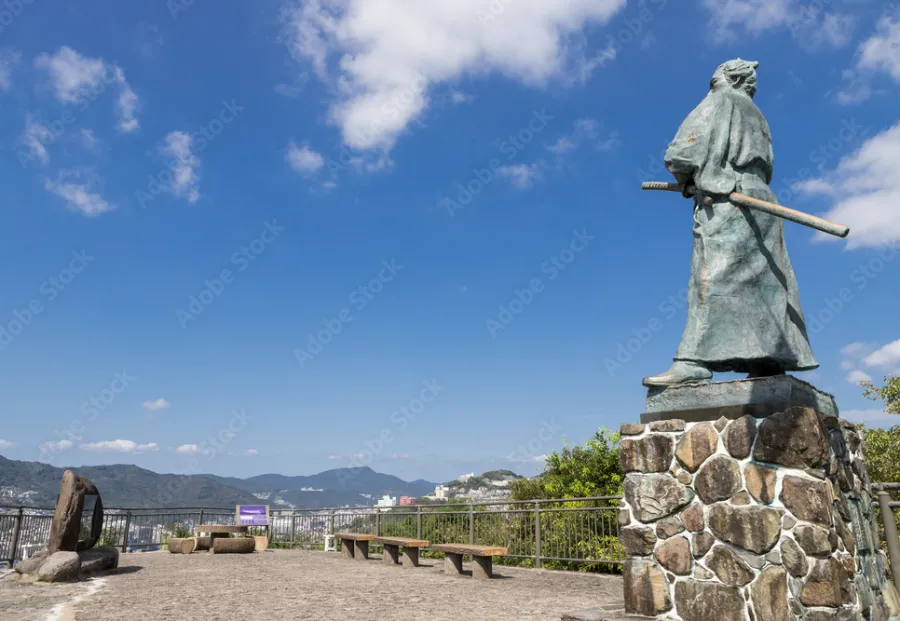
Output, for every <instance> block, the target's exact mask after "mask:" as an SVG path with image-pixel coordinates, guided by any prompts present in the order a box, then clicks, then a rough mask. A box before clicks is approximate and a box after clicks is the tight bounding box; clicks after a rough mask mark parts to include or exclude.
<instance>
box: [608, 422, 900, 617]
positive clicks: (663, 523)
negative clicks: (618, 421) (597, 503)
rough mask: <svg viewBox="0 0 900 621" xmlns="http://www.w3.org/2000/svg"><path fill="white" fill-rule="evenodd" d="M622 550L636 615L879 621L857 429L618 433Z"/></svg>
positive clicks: (884, 603)
mask: <svg viewBox="0 0 900 621" xmlns="http://www.w3.org/2000/svg"><path fill="white" fill-rule="evenodd" d="M619 453H620V458H621V462H622V469H623V471H624V472H625V473H626V476H625V483H624V488H625V490H624V491H625V506H624V507H623V508H622V509H620V515H619V524H620V538H621V541H622V544H623V545H624V547H625V550H626V552H627V554H628V560H627V561H626V562H625V567H624V577H625V605H626V610H627V611H628V612H629V613H631V614H643V615H647V616H656V617H657V618H660V619H680V620H683V621H793V620H797V621H825V620H828V619H835V620H840V621H850V620H862V619H865V620H866V621H882V620H887V619H889V618H890V617H891V616H892V615H897V614H900V602H898V598H897V593H896V591H895V590H894V587H893V584H892V583H891V581H890V578H889V577H888V576H887V574H886V567H887V565H886V559H885V555H884V553H883V552H881V550H880V544H879V540H878V526H877V523H876V514H875V511H874V508H873V499H872V494H871V491H870V487H869V476H868V473H867V472H866V465H865V462H864V461H863V457H862V440H861V438H860V436H859V434H858V433H857V431H856V428H855V427H854V426H853V425H852V424H850V423H848V422H847V421H844V420H842V419H839V418H836V417H834V416H828V417H826V416H823V415H821V414H820V413H818V412H816V411H815V410H813V409H810V408H805V407H794V408H791V409H789V410H787V411H785V412H782V413H778V414H775V415H772V416H770V417H768V418H763V419H755V418H753V417H750V416H745V417H743V418H739V419H737V420H733V421H729V420H727V419H725V418H722V419H719V420H718V421H715V422H702V423H691V424H685V422H684V421H683V420H665V421H659V422H654V423H650V424H649V425H623V426H622V441H621V445H620V449H619Z"/></svg>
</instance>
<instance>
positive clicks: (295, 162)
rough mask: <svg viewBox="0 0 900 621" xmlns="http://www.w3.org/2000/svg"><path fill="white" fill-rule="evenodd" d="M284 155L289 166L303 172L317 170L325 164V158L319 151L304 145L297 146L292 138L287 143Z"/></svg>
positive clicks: (307, 172)
mask: <svg viewBox="0 0 900 621" xmlns="http://www.w3.org/2000/svg"><path fill="white" fill-rule="evenodd" d="M284 157H285V159H286V160H287V163H288V164H290V166H291V168H293V169H294V170H296V171H297V172H299V173H303V174H311V173H315V172H318V171H320V170H322V168H323V167H324V166H325V158H324V157H322V154H321V153H317V152H315V151H313V150H312V149H310V148H309V147H308V146H306V145H303V146H302V147H298V146H297V145H296V144H294V141H293V140H292V141H291V142H290V144H288V148H287V151H286V152H285V155H284Z"/></svg>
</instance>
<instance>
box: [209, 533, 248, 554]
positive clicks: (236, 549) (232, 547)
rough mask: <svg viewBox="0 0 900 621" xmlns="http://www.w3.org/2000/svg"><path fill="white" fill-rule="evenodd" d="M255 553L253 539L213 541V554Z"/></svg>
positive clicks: (236, 538)
mask: <svg viewBox="0 0 900 621" xmlns="http://www.w3.org/2000/svg"><path fill="white" fill-rule="evenodd" d="M255 551H256V540H255V539H254V538H253V537H229V538H225V537H217V538H215V539H213V544H212V553H213V554H249V553H250V552H255Z"/></svg>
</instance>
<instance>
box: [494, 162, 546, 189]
mask: <svg viewBox="0 0 900 621" xmlns="http://www.w3.org/2000/svg"><path fill="white" fill-rule="evenodd" d="M497 175H498V176H500V177H506V178H507V179H509V181H510V183H512V185H513V187H514V188H518V189H519V190H526V189H528V188H530V187H531V186H532V185H534V181H535V179H540V178H541V170H540V167H539V165H538V164H511V165H509V166H501V167H500V168H498V169H497Z"/></svg>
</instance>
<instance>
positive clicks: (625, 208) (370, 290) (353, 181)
mask: <svg viewBox="0 0 900 621" xmlns="http://www.w3.org/2000/svg"><path fill="white" fill-rule="evenodd" d="M11 5H14V6H13V7H12V8H14V9H15V11H10V12H9V14H8V15H7V14H6V13H0V24H3V26H2V31H0V54H2V56H0V58H2V63H0V67H2V71H0V89H2V90H0V105H2V109H3V114H2V117H0V132H2V135H3V136H4V137H5V139H4V140H3V142H2V143H0V144H2V149H0V160H2V162H3V166H4V169H5V174H4V175H3V177H4V195H5V199H6V200H5V201H4V204H3V209H4V213H5V218H4V226H3V227H2V233H0V235H2V243H0V258H2V260H0V291H3V305H2V307H0V312H2V313H3V314H2V317H0V324H2V326H3V327H4V329H5V330H6V335H5V336H4V335H3V334H2V333H0V342H2V350H0V377H2V378H3V380H2V387H3V390H2V393H0V394H2V401H0V407H2V412H3V420H4V427H3V432H2V436H0V438H2V440H0V450H2V454H3V455H5V456H7V457H9V458H13V459H26V460H37V459H41V460H42V461H49V462H51V463H54V464H56V465H79V464H100V463H123V462H125V463H136V464H138V465H141V466H144V467H147V468H150V469H153V470H157V471H162V472H183V473H200V472H214V473H218V474H225V475H238V476H251V475H255V474H260V473H264V472H281V473H284V474H309V473H313V472H318V471H321V470H325V469H327V468H333V467H340V466H346V465H350V464H353V465H356V464H360V463H362V464H365V465H371V466H372V467H374V468H375V469H376V470H380V471H383V472H389V473H392V474H397V475H399V476H401V477H405V478H408V479H412V478H427V479H432V480H446V479H450V478H454V477H456V476H458V475H459V474H462V473H464V472H470V471H476V472H479V471H483V470H486V469H489V468H503V467H505V468H511V469H513V470H516V471H518V472H521V473H523V474H534V473H536V472H537V471H538V470H539V468H540V466H541V463H542V462H541V459H540V458H541V456H542V455H543V454H545V453H546V452H548V451H551V450H554V449H557V448H559V447H560V446H561V445H562V444H563V442H564V441H569V442H573V443H580V442H583V441H585V440H586V439H587V438H588V437H589V436H590V435H591V434H592V433H593V431H594V430H595V429H597V428H598V427H608V428H617V427H618V426H619V425H620V424H621V423H623V422H633V421H635V420H636V419H637V418H638V416H639V414H640V413H641V411H642V409H643V402H644V398H645V391H644V389H643V388H642V386H641V384H640V380H641V378H642V377H643V376H645V375H650V374H655V373H658V372H660V371H662V370H664V369H665V368H667V366H668V364H669V362H670V360H671V357H672V355H673V353H674V351H675V348H676V346H677V344H678V341H679V339H680V336H681V331H682V328H683V326H684V315H685V309H684V305H683V303H682V302H681V301H680V299H683V298H681V296H682V295H683V291H684V289H685V287H686V285H687V279H688V269H689V262H690V252H691V240H692V238H691V225H692V221H691V207H690V203H688V202H687V201H685V200H684V199H682V198H681V197H679V196H677V195H674V194H659V193H655V194H648V193H643V194H642V193H641V191H640V189H639V183H640V182H641V181H644V180H654V179H656V180H668V175H667V174H666V173H665V171H664V170H663V169H662V162H661V156H662V152H663V150H664V149H665V146H666V145H667V143H668V141H669V140H671V138H672V137H673V136H674V134H675V131H676V129H677V128H678V125H679V124H680V122H681V121H682V120H683V118H684V117H685V116H686V115H687V114H688V113H689V112H690V110H691V109H692V108H693V107H694V106H695V105H696V104H697V103H699V101H700V100H701V99H702V98H703V96H704V95H705V92H706V90H707V88H708V83H709V79H710V77H711V76H712V73H713V71H714V70H715V68H716V66H717V65H718V64H720V63H721V62H724V61H725V60H727V59H730V58H734V57H742V58H747V59H751V60H757V61H759V62H760V67H759V83H760V86H759V93H758V95H757V97H756V101H757V103H758V105H759V106H760V108H761V109H762V110H763V112H764V113H765V114H766V116H767V117H768V120H769V123H770V125H771V129H772V134H773V139H774V148H775V155H776V158H775V162H776V170H775V180H774V181H773V184H772V187H773V189H774V190H775V191H776V193H777V194H778V195H779V197H780V199H781V201H782V202H783V203H785V204H788V205H790V206H792V207H794V208H797V209H803V210H806V211H809V212H812V213H816V214H819V215H825V216H827V217H830V218H832V219H835V220H838V221H840V222H842V223H844V224H847V225H848V226H850V227H851V235H850V237H849V238H848V240H847V241H839V240H821V239H819V238H817V237H815V236H814V235H813V234H812V233H811V231H810V230H808V229H805V228H802V227H799V226H797V225H793V224H787V225H786V227H785V230H786V237H787V240H788V246H789V250H790V253H791V258H792V260H793V264H794V268H795V270H796V272H797V276H798V279H799V283H800V292H801V298H802V301H803V305H804V311H805V313H806V316H807V320H808V322H809V324H810V326H811V332H812V337H811V339H812V345H813V350H814V352H815V354H816V356H817V358H818V360H819V362H820V364H821V368H820V369H819V370H817V371H815V372H812V373H806V374H803V375H804V376H805V377H806V378H807V379H809V380H810V381H812V382H813V383H815V384H816V385H817V386H819V387H820V388H822V389H825V390H829V391H831V392H833V393H834V394H835V395H836V396H837V397H838V400H839V404H840V405H841V407H842V410H843V411H844V413H845V414H846V415H847V416H848V417H851V418H853V419H855V420H864V421H866V422H869V423H870V424H879V425H884V424H888V423H889V418H888V417H887V415H885V414H883V413H881V411H880V410H879V409H878V404H876V403H874V402H870V401H867V400H865V399H863V398H862V397H861V395H860V392H861V390H860V388H859V387H858V386H857V385H856V383H857V382H858V381H859V380H860V379H865V378H867V377H871V378H875V379H876V380H878V379H879V378H880V377H881V376H883V375H884V374H886V373H890V372H896V371H897V370H898V368H900V340H898V339H900V332H898V326H897V321H896V318H897V316H898V302H900V297H898V293H897V291H898V289H897V284H898V276H900V260H896V257H897V255H898V254H900V252H898V251H897V250H896V249H895V248H897V243H898V242H900V217H898V211H897V210H898V207H897V205H898V204H900V118H898V116H897V110H898V103H900V102H898V97H900V13H898V12H897V11H896V9H895V8H894V7H886V5H885V4H884V3H883V2H876V1H874V0H873V1H868V2H867V1H865V0H853V1H850V0H846V1H842V0H832V1H830V2H824V3H822V2H811V3H806V2H803V3H801V2H799V1H795V0H769V1H767V2H763V1H761V0H736V1H730V2H723V1H715V0H702V1H697V2H688V3H685V4H684V5H682V4H681V3H679V4H678V5H676V4H675V3H674V2H672V1H671V0H669V1H668V2H667V1H665V0H648V1H646V2H640V1H637V0H631V1H629V2H625V1H624V0H558V1H557V2H554V3H546V2H544V1H543V0H457V1H456V2H454V3H446V2H442V1H439V0H427V1H426V0H417V1H415V2H413V1H412V0H407V1H404V0H380V1H378V2H375V1H373V0H330V1H325V0H320V1H319V2H314V1H313V0H304V1H289V2H285V1H275V0H263V1H261V2H257V3H241V2H235V1H231V0H229V1H227V2H225V1H223V2H216V3H211V2H202V1H196V2H193V3H191V4H190V5H188V4H187V3H184V2H182V1H181V0H170V1H169V2H168V3H165V2H162V1H160V2H155V3H121V2H112V1H111V0H100V1H97V2H93V3H90V4H89V5H85V4H76V3H61V2H29V3H23V4H22V5H21V9H19V6H20V5H19V4H18V3H17V2H11V3H7V5H6V6H7V7H10V6H11ZM507 313H508V314H507ZM816 322H818V323H816ZM650 326H653V329H651V327H650ZM632 339H638V340H637V341H635V340H632ZM630 340H631V342H630V343H629V341H630ZM629 347H630V348H631V352H629V353H627V354H623V353H622V351H627V350H628V348H629ZM613 362H615V364H613Z"/></svg>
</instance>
